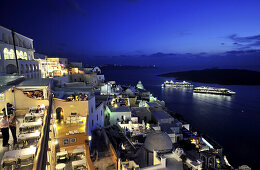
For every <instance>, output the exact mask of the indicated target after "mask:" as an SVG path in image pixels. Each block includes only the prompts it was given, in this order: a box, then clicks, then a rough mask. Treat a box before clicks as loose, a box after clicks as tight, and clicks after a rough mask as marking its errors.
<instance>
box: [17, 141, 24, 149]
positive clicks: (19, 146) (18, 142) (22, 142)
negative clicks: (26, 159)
mask: <svg viewBox="0 0 260 170" xmlns="http://www.w3.org/2000/svg"><path fill="white" fill-rule="evenodd" d="M17 147H18V148H19V149H22V148H24V141H22V140H18V141H17Z"/></svg>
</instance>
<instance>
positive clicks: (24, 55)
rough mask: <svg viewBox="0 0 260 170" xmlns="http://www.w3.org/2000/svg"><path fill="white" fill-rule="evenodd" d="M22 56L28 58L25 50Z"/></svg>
mask: <svg viewBox="0 0 260 170" xmlns="http://www.w3.org/2000/svg"><path fill="white" fill-rule="evenodd" d="M23 58H24V59H25V60H28V58H27V53H26V52H24V53H23Z"/></svg>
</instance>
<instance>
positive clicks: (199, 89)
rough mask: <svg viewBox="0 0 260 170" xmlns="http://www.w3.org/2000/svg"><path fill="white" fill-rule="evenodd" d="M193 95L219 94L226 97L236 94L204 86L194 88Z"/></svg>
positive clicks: (223, 89) (227, 90)
mask: <svg viewBox="0 0 260 170" xmlns="http://www.w3.org/2000/svg"><path fill="white" fill-rule="evenodd" d="M193 93H207V94H219V95H228V96H231V95H233V94H236V92H233V91H231V90H229V89H225V88H217V87H206V86H201V87H196V88H194V89H193Z"/></svg>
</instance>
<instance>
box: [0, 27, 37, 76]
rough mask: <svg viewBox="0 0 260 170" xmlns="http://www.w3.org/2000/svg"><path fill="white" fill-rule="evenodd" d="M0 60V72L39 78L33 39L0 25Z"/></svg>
mask: <svg viewBox="0 0 260 170" xmlns="http://www.w3.org/2000/svg"><path fill="white" fill-rule="evenodd" d="M13 35H14V36H13ZM15 53H16V56H17V63H18V65H17V63H16V57H15ZM0 61H1V62H0V73H2V74H16V75H17V74H19V75H22V76H25V77H26V78H40V70H39V64H38V61H35V60H34V48H33V40H32V39H30V38H28V37H25V36H24V35H21V34H19V33H16V32H12V31H11V30H10V29H7V28H4V27H2V26H0Z"/></svg>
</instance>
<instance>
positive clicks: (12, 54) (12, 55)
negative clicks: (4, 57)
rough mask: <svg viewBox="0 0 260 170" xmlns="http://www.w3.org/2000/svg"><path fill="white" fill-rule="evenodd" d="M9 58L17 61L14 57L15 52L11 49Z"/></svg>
mask: <svg viewBox="0 0 260 170" xmlns="http://www.w3.org/2000/svg"><path fill="white" fill-rule="evenodd" d="M9 58H10V59H15V55H14V50H13V49H11V50H10V52H9Z"/></svg>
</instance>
